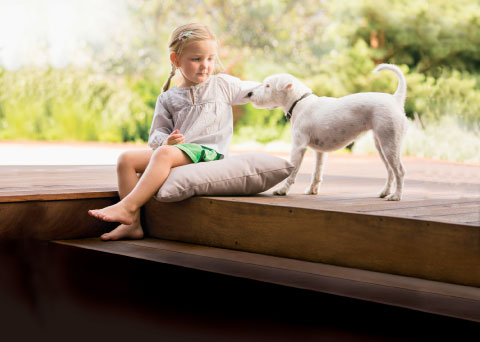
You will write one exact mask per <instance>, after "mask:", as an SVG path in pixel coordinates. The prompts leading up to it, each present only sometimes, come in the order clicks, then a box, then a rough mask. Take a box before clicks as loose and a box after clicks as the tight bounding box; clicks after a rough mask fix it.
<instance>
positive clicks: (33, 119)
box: [0, 0, 480, 142]
mask: <svg viewBox="0 0 480 342" xmlns="http://www.w3.org/2000/svg"><path fill="white" fill-rule="evenodd" d="M123 3H124V4H126V6H127V8H128V11H129V13H130V21H129V23H128V30H127V32H125V34H124V35H123V36H118V37H114V39H112V41H111V43H110V44H107V45H105V46H93V45H90V46H88V42H87V43H84V44H87V47H86V48H85V49H86V50H88V51H91V54H92V56H91V63H90V65H89V66H88V67H86V68H84V69H82V70H79V69H78V68H77V69H74V68H66V69H62V70H54V69H46V70H43V69H42V70H40V69H29V68H23V69H20V70H16V71H5V70H3V71H1V69H0V139H20V138H21V139H58V140H60V139H75V140H102V141H132V140H133V141H136V140H144V141H145V140H146V139H147V137H148V128H149V125H150V123H151V119H152V115H153V109H154V107H155V102H156V98H157V96H158V94H159V93H160V91H161V86H162V84H163V82H164V81H165V78H166V75H167V74H168V72H169V71H170V63H169V60H168V50H167V40H168V37H169V35H170V32H171V31H172V30H173V29H174V28H175V27H176V26H178V25H180V24H183V23H188V22H192V21H199V22H204V23H206V24H208V25H210V26H211V27H212V29H213V31H214V32H216V33H217V37H218V39H219V41H220V50H219V54H220V58H221V60H222V61H223V64H224V65H225V69H226V70H225V72H227V73H230V74H233V75H235V76H237V77H240V78H241V79H248V80H255V81H261V80H262V79H263V78H264V77H266V76H268V75H270V74H273V73H278V72H289V73H291V74H293V75H295V76H296V77H298V78H299V79H301V80H302V81H303V82H305V83H306V84H307V85H308V86H309V87H311V88H312V90H313V91H314V93H315V94H317V95H319V96H334V97H339V96H344V95H347V94H351V93H355V92H366V91H380V92H389V93H393V92H394V91H395V89H396V87H397V79H396V76H395V75H394V74H393V73H391V72H387V71H385V72H381V73H376V74H373V73H372V72H371V71H372V70H373V69H374V67H375V65H377V64H378V63H394V64H397V65H399V66H400V67H401V69H402V70H403V72H404V73H405V75H406V78H407V83H408V92H407V101H406V104H405V109H406V113H407V115H408V116H409V117H410V118H412V119H413V118H416V120H417V121H418V120H421V121H422V122H423V124H424V125H429V124H431V125H434V123H435V122H440V121H441V120H443V118H444V117H446V116H448V117H449V118H453V119H452V120H455V121H456V122H457V123H458V124H459V125H460V126H462V127H464V128H465V129H467V130H469V131H471V132H478V128H479V127H480V1H478V0H475V1H472V0H470V1H468V0H457V1H455V2H452V1H450V0H436V1H434V0H431V1H427V0H408V1H407V0H391V1H386V0H384V1H378V0H359V1H347V0H340V1H314V0H304V1H300V0H279V1H274V0H259V1H246V0H230V1H220V0H203V1H198V0H162V1H158V0H123ZM234 113H235V123H236V124H235V134H236V135H239V136H241V137H242V138H243V139H254V140H256V141H260V142H268V141H271V140H277V139H285V140H288V139H289V124H288V123H287V122H286V120H285V119H284V117H283V113H282V112H281V110H273V111H269V110H260V109H255V108H253V107H252V106H251V105H245V106H242V107H240V108H235V110H234ZM449 122H450V121H449ZM237 140H238V139H237Z"/></svg>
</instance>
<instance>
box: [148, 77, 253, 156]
mask: <svg viewBox="0 0 480 342" xmlns="http://www.w3.org/2000/svg"><path fill="white" fill-rule="evenodd" d="M259 84H260V83H257V82H250V81H241V80H240V79H238V78H236V77H233V76H230V75H226V74H217V75H213V76H211V77H210V78H209V79H208V80H206V81H205V82H202V83H199V84H197V85H195V86H192V87H188V88H178V87H173V88H171V89H169V90H168V91H166V92H164V93H162V94H160V95H159V96H158V98H157V104H156V106H155V114H154V117H153V122H152V127H151V128H150V136H149V138H148V145H149V146H150V147H151V148H153V149H156V148H157V147H158V146H160V145H161V144H162V142H163V141H165V140H166V139H167V137H168V135H169V134H170V133H172V132H173V131H174V130H176V129H178V130H179V132H180V134H183V135H184V137H185V142H186V143H195V144H200V145H203V146H206V147H209V148H212V149H214V150H215V151H217V152H219V153H221V154H223V155H224V156H227V155H228V146H229V144H230V140H231V138H232V135H233V113H232V105H235V104H245V103H247V102H248V97H247V94H248V92H249V91H250V90H251V89H253V88H255V87H256V86H258V85H259Z"/></svg>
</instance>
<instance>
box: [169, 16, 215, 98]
mask: <svg viewBox="0 0 480 342" xmlns="http://www.w3.org/2000/svg"><path fill="white" fill-rule="evenodd" d="M201 40H214V41H215V42H216V41H217V38H216V37H215V34H213V32H212V31H211V30H210V28H208V26H207V25H204V24H198V23H192V24H187V25H182V26H179V27H177V28H176V29H175V30H174V31H173V32H172V34H171V36H170V40H169V41H168V51H169V53H170V54H171V53H172V52H175V53H176V54H177V55H178V56H181V55H182V52H183V50H184V49H185V47H186V46H187V45H189V44H190V43H193V42H197V41H201ZM221 70H223V65H222V62H220V58H218V55H217V56H215V70H214V73H216V72H219V71H221ZM176 71H177V68H176V67H175V65H174V64H173V63H172V71H171V72H170V75H169V76H168V79H167V81H166V82H165V84H164V85H163V91H167V90H168V89H169V88H170V82H171V80H172V78H173V76H175V73H176Z"/></svg>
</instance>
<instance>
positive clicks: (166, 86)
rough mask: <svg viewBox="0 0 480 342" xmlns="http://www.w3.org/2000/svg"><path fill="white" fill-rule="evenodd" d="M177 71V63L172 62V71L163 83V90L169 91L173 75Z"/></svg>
mask: <svg viewBox="0 0 480 342" xmlns="http://www.w3.org/2000/svg"><path fill="white" fill-rule="evenodd" d="M176 71H177V68H176V67H175V65H173V64H172V71H170V75H168V79H167V81H166V82H165V84H164V85H163V88H162V91H167V90H168V89H170V83H171V81H172V78H173V76H175V73H176Z"/></svg>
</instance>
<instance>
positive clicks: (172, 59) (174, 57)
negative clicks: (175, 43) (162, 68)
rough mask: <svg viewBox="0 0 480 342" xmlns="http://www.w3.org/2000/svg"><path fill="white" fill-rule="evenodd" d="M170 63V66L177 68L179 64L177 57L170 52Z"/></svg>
mask: <svg viewBox="0 0 480 342" xmlns="http://www.w3.org/2000/svg"><path fill="white" fill-rule="evenodd" d="M170 62H172V64H173V65H174V66H175V67H176V68H178V67H179V65H180V64H179V63H178V55H177V54H176V53H175V52H172V53H171V54H170Z"/></svg>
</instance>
